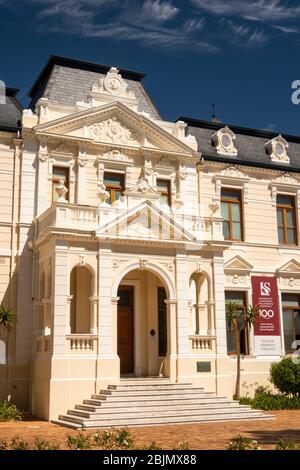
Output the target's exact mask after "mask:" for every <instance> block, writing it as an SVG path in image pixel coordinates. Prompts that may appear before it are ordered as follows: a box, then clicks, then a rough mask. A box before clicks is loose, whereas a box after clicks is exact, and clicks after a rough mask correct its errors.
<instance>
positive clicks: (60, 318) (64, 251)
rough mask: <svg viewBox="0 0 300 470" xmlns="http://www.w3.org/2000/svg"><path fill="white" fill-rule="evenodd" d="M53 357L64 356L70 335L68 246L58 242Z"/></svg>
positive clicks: (55, 270)
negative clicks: (67, 335) (68, 335)
mask: <svg viewBox="0 0 300 470" xmlns="http://www.w3.org/2000/svg"><path fill="white" fill-rule="evenodd" d="M53 271H54V276H53V279H54V286H53V315H52V318H53V355H64V354H65V351H66V334H67V333H69V312H68V306H69V300H68V299H69V293H68V286H69V274H68V245H67V242H64V241H61V240H60V241H58V242H57V244H56V247H55V252H54V259H53Z"/></svg>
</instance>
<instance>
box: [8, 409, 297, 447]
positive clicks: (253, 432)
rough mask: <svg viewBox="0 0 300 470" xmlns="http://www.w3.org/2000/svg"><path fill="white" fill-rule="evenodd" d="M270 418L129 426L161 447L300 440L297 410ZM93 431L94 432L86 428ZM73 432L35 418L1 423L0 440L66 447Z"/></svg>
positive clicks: (142, 440) (142, 441)
mask: <svg viewBox="0 0 300 470" xmlns="http://www.w3.org/2000/svg"><path fill="white" fill-rule="evenodd" d="M272 414H274V415H275V416H276V419H275V420H272V421H240V422H231V423H230V422H219V423H208V424H190V425H169V426H166V425H164V426H149V427H143V428H131V429H130V431H131V432H132V434H134V435H135V438H136V443H137V444H138V445H145V444H150V443H151V442H152V441H155V442H156V443H157V445H158V446H159V447H162V448H163V449H172V448H173V447H174V446H176V445H177V444H178V443H179V442H180V441H185V442H188V443H189V447H190V449H201V450H205V449H210V450H211V449H225V448H226V446H227V444H228V442H229V441H230V440H231V439H232V437H233V436H235V435H237V434H242V435H244V436H247V437H252V438H253V439H256V440H257V441H259V442H262V443H263V445H262V448H263V449H270V448H272V445H273V444H274V443H275V442H276V441H277V440H278V439H280V438H282V439H291V440H294V441H297V442H298V443H300V410H297V411H275V412H272ZM87 432H91V433H94V432H95V430H93V431H87ZM76 433H77V432H76V431H73V430H71V429H67V428H63V427H60V426H57V425H54V424H51V423H47V422H44V421H38V420H35V419H30V420H26V421H23V422H17V423H0V441H2V440H7V441H9V440H10V439H12V438H13V437H15V436H19V437H20V438H21V439H23V440H26V441H28V442H32V441H34V439H35V438H36V437H40V438H43V439H46V440H48V441H51V442H55V443H58V444H59V445H60V448H62V449H63V448H66V445H65V437H66V435H67V434H72V435H76Z"/></svg>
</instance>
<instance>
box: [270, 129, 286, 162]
mask: <svg viewBox="0 0 300 470" xmlns="http://www.w3.org/2000/svg"><path fill="white" fill-rule="evenodd" d="M265 147H266V150H267V152H268V154H269V155H270V158H271V160H272V161H274V162H280V163H290V159H289V156H288V154H287V149H288V148H289V144H288V142H287V141H286V140H285V139H284V138H283V137H282V135H281V134H279V135H278V136H277V137H274V139H272V140H270V141H269V142H267V143H266V144H265Z"/></svg>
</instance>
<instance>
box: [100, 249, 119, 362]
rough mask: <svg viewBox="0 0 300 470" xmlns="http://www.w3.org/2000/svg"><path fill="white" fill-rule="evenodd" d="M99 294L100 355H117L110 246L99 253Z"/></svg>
mask: <svg viewBox="0 0 300 470" xmlns="http://www.w3.org/2000/svg"><path fill="white" fill-rule="evenodd" d="M98 258H99V259H98V269H99V276H98V282H99V284H98V292H99V310H98V338H99V349H98V351H99V355H100V356H102V358H103V356H113V355H116V344H115V345H114V342H116V338H115V330H116V324H115V323H116V321H117V318H114V315H113V314H112V311H113V309H112V302H111V286H112V273H113V266H112V254H111V249H110V247H109V246H105V247H104V246H103V247H101V248H100V249H99V252H98Z"/></svg>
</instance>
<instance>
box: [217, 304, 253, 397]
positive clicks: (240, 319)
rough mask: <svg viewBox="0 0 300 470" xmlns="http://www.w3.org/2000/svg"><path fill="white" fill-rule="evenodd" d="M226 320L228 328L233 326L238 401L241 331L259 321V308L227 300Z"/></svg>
mask: <svg viewBox="0 0 300 470" xmlns="http://www.w3.org/2000/svg"><path fill="white" fill-rule="evenodd" d="M225 311H226V318H227V321H228V323H229V326H233V329H234V338H235V347H236V357H237V372H236V384H235V393H234V398H235V399H237V400H239V399H240V389H241V331H242V330H243V329H245V328H246V327H247V326H248V327H251V326H252V325H255V323H256V322H257V320H258V319H259V307H257V306H256V305H255V306H253V305H249V306H248V307H247V306H245V305H241V304H240V303H238V302H233V301H232V300H228V301H227V302H226V304H225Z"/></svg>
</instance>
